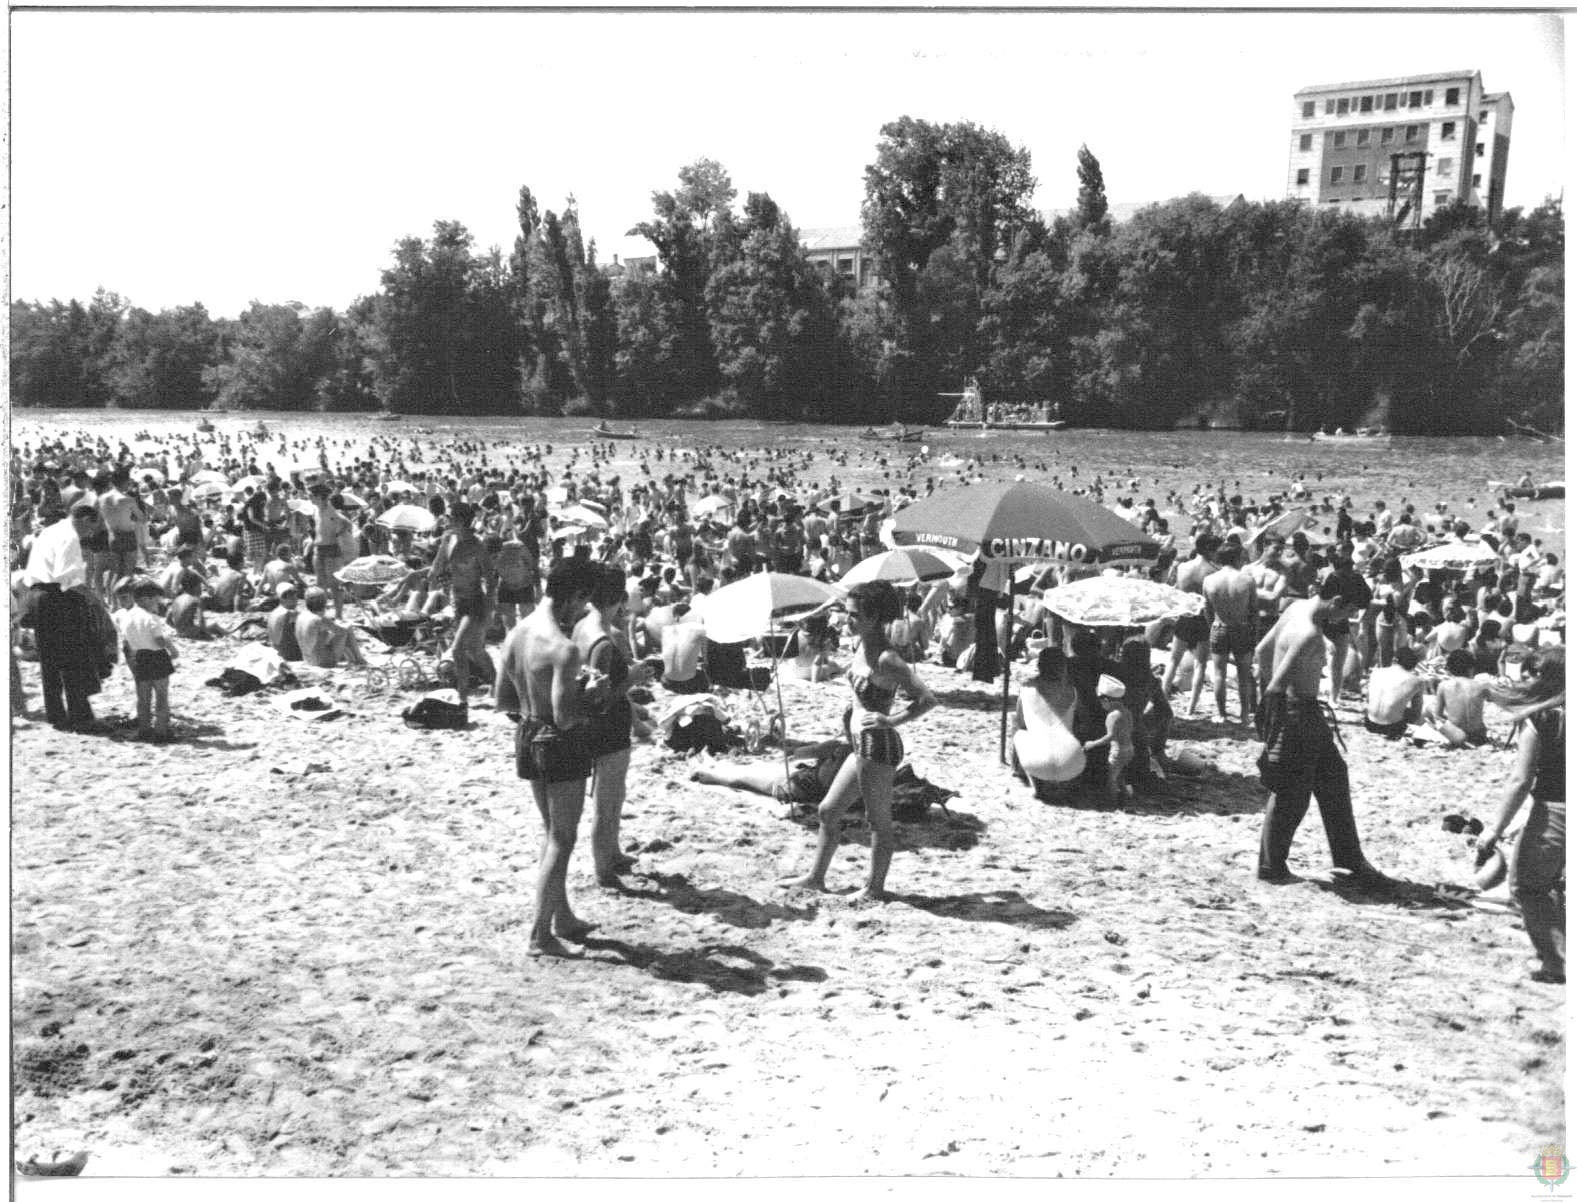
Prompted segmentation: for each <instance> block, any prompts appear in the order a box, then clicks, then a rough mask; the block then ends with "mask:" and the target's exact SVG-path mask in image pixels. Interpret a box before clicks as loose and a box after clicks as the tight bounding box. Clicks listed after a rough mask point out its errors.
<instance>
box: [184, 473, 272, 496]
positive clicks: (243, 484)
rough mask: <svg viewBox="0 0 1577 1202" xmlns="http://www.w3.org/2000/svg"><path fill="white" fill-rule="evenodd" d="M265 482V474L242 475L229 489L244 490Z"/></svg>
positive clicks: (266, 478)
mask: <svg viewBox="0 0 1577 1202" xmlns="http://www.w3.org/2000/svg"><path fill="white" fill-rule="evenodd" d="M200 474H201V473H199V475H200ZM193 478H194V479H195V478H196V477H193ZM267 483H268V477H267V476H256V475H253V476H242V477H241V478H240V479H239V480H237V481H236V482H235V483H234V484H232V485H230V491H231V492H232V493H238V492H245V491H246V490H247V489H249V488H256V487H258V486H259V485H260V484H267Z"/></svg>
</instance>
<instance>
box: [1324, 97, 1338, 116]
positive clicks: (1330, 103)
mask: <svg viewBox="0 0 1577 1202" xmlns="http://www.w3.org/2000/svg"><path fill="white" fill-rule="evenodd" d="M1335 111H1336V102H1335V101H1334V100H1327V101H1326V102H1325V115H1326V116H1327V117H1329V116H1330V115H1331V114H1332V113H1334V112H1335Z"/></svg>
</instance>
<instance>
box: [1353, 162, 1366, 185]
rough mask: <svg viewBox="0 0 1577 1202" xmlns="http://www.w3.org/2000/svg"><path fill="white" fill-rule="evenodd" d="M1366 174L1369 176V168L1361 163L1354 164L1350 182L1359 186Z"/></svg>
mask: <svg viewBox="0 0 1577 1202" xmlns="http://www.w3.org/2000/svg"><path fill="white" fill-rule="evenodd" d="M1368 174H1369V168H1368V167H1367V166H1366V165H1365V164H1363V163H1357V164H1354V166H1353V169H1352V182H1353V183H1355V184H1361V183H1363V180H1364V176H1366V175H1368Z"/></svg>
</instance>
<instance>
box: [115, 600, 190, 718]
mask: <svg viewBox="0 0 1577 1202" xmlns="http://www.w3.org/2000/svg"><path fill="white" fill-rule="evenodd" d="M131 595H132V601H133V605H132V608H130V609H122V610H117V611H116V613H115V624H116V626H118V627H119V628H120V637H121V641H122V642H123V643H125V645H126V649H127V650H128V651H129V652H130V663H131V677H132V679H133V680H134V681H136V682H137V737H138V738H139V739H142V740H143V741H144V742H148V743H167V742H169V741H170V738H171V735H170V676H171V674H172V673H173V672H174V671H175V661H176V660H177V659H178V658H179V657H180V652H178V651H177V650H176V649H175V632H174V631H172V630H171V629H170V627H169V625H168V624H167V623H166V622H165V620H164V619H163V618H161V617H160V616H159V611H158V609H157V606H158V604H159V602H160V601H161V600H162V599H163V597H164V590H163V589H161V588H160V587H159V585H158V582H157V581H153V580H139V581H138V582H137V583H136V584H135V585H133V586H132V592H131ZM150 718H151V721H150Z"/></svg>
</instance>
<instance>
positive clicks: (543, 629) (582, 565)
mask: <svg viewBox="0 0 1577 1202" xmlns="http://www.w3.org/2000/svg"><path fill="white" fill-rule="evenodd" d="M596 583H597V568H596V566H595V565H594V564H592V562H591V561H590V560H586V559H580V558H578V557H576V556H570V557H569V558H567V559H561V560H559V561H558V563H556V564H554V565H553V569H552V571H550V572H549V573H548V580H547V589H546V593H545V595H544V596H543V598H542V600H541V601H540V602H539V603H538V604H537V607H536V609H534V610H532V611H531V613H530V615H529V616H528V617H526V619H525V620H524V621H522V622H520V623H519V624H518V625H517V626H516V627H515V628H514V629H513V630H511V631H510V632H509V637H508V638H507V639H505V641H504V650H503V659H502V662H501V663H500V665H499V669H498V680H497V684H496V686H495V691H494V701H495V704H496V705H497V707H498V709H499V711H500V712H501V713H506V714H515V715H518V716H519V720H520V724H519V726H518V727H517V728H516V730H515V771H516V772H517V773H518V774H519V776H520V777H521V778H522V779H523V780H528V781H530V782H531V794H532V797H533V799H534V800H535V801H536V803H537V810H538V812H539V813H540V814H541V815H542V824H543V827H544V829H545V834H544V837H543V840H542V865H541V868H540V869H539V871H538V874H537V910H536V916H535V917H534V918H533V920H532V923H531V937H530V941H529V943H528V945H527V946H528V951H529V952H530V954H531V955H533V956H544V955H545V956H566V955H568V954H569V951H568V949H567V948H565V946H564V945H563V944H562V943H560V942H559V940H560V939H569V940H573V941H576V942H581V941H584V940H585V938H586V936H587V935H588V934H590V932H591V930H592V927H591V924H590V923H587V922H582V921H581V920H580V919H578V918H576V917H575V914H574V912H573V911H572V910H571V909H570V904H569V890H568V887H567V885H566V884H565V876H566V873H567V872H568V870H569V858H570V853H571V852H573V851H574V850H575V835H576V828H577V827H579V825H580V814H581V809H582V807H583V806H584V805H585V801H586V779H587V778H588V777H589V776H590V775H591V769H592V757H591V752H590V750H589V746H588V744H587V742H586V740H585V739H584V738H582V737H580V735H579V733H578V732H576V731H575V730H574V729H573V728H574V727H577V726H581V725H583V724H584V723H585V721H586V719H587V718H588V717H590V714H591V711H592V709H593V708H594V707H595V706H596V705H597V703H598V701H599V697H600V694H601V693H602V692H605V689H603V690H599V689H597V687H596V682H591V681H583V680H582V679H581V655H580V651H579V649H578V648H577V647H576V646H575V641H574V639H572V638H571V637H570V634H571V632H572V631H573V630H574V629H575V623H576V622H577V621H578V620H579V619H580V617H581V615H582V613H584V612H585V609H586V604H587V602H589V601H590V600H591V594H592V590H593V589H594V588H595V587H596Z"/></svg>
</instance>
